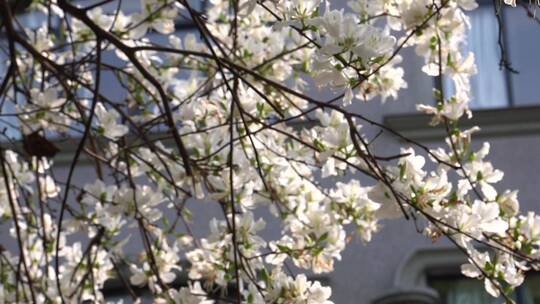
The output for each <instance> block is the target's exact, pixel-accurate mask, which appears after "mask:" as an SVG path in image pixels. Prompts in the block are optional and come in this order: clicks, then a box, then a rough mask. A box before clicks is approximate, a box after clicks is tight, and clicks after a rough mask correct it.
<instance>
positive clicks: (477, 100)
mask: <svg viewBox="0 0 540 304" xmlns="http://www.w3.org/2000/svg"><path fill="white" fill-rule="evenodd" d="M467 14H468V16H469V17H470V23H471V29H470V30H469V32H468V36H467V42H466V46H465V47H464V49H463V52H464V54H467V53H469V52H473V53H474V54H475V56H476V57H475V62H476V67H477V69H478V73H477V74H476V75H473V76H472V77H471V91H472V92H471V93H472V99H471V108H473V109H485V108H500V107H507V106H511V105H512V104H513V102H512V98H511V97H512V96H510V91H511V90H510V86H509V85H510V82H509V79H510V78H509V73H510V72H509V71H507V70H505V69H500V67H499V62H500V48H499V44H498V39H499V26H498V24H497V17H496V16H495V13H494V10H493V6H492V5H481V6H480V7H478V8H477V9H476V10H473V11H470V12H468V13H467ZM503 43H504V41H503ZM442 87H443V91H444V92H445V96H449V95H452V94H453V83H452V81H451V80H450V79H449V78H444V79H443V82H442Z"/></svg>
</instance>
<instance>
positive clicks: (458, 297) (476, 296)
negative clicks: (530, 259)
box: [428, 274, 540, 304]
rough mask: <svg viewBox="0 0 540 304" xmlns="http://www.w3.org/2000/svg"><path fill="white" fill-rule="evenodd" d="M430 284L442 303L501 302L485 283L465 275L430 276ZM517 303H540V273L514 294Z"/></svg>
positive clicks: (474, 303)
mask: <svg viewBox="0 0 540 304" xmlns="http://www.w3.org/2000/svg"><path fill="white" fill-rule="evenodd" d="M428 285H429V286H430V287H432V288H433V289H435V290H437V291H438V293H439V296H440V302H441V304H458V303H459V304H500V303H503V302H504V300H503V299H502V298H498V299H496V298H493V297H492V296H490V295H489V294H488V293H487V292H486V291H485V289H484V283H483V282H482V281H479V280H475V279H469V278H464V277H463V276H457V275H456V276H440V275H435V276H428ZM512 299H513V300H514V301H515V302H516V304H540V274H532V275H531V276H529V277H528V278H527V279H526V281H525V283H524V284H523V285H522V286H520V287H518V288H517V289H516V290H515V292H514V293H513V294H512Z"/></svg>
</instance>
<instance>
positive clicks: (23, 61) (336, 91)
mask: <svg viewBox="0 0 540 304" xmlns="http://www.w3.org/2000/svg"><path fill="white" fill-rule="evenodd" d="M23 2H25V1H8V0H1V1H0V4H1V8H0V13H1V21H2V24H1V29H0V30H1V33H2V35H3V36H2V37H3V40H2V50H3V54H5V55H4V59H5V62H4V65H5V69H4V70H5V74H4V75H3V76H2V80H1V84H0V98H1V103H0V107H1V109H2V114H1V115H2V117H4V118H5V117H12V118H13V117H14V118H15V119H14V120H13V119H12V120H7V119H4V118H3V119H2V122H1V123H2V124H3V125H4V127H3V128H2V129H3V132H2V134H1V135H2V145H1V146H2V148H1V151H0V169H1V171H2V174H1V178H0V215H1V216H2V229H5V230H3V231H8V230H9V235H10V237H11V238H13V239H14V240H15V242H14V245H13V246H7V245H6V246H3V247H2V248H1V250H0V302H2V303H4V302H6V303H15V302H17V303H26V302H32V303H33V302H36V303H79V302H81V301H91V302H104V301H105V300H104V297H103V294H102V288H103V286H104V283H105V282H106V281H107V280H111V279H116V280H119V281H120V282H122V284H124V287H125V289H126V291H127V292H129V293H130V294H131V295H132V296H133V299H134V300H136V299H137V297H138V296H137V293H136V292H135V291H134V290H133V288H134V287H143V286H147V287H148V289H149V290H150V292H151V293H152V295H153V298H154V300H155V302H156V303H212V302H213V301H214V300H218V299H221V298H223V297H225V296H227V297H228V300H229V301H231V302H235V303H236V302H237V303H240V302H241V303H331V300H330V299H331V297H330V296H331V290H330V288H329V287H324V286H322V285H321V284H320V283H319V282H312V281H308V280H307V279H306V276H305V275H303V274H299V275H293V274H292V273H291V272H290V271H289V269H288V267H286V266H287V263H289V264H293V265H295V267H297V269H300V270H306V271H313V272H315V273H324V272H331V271H332V270H333V265H334V263H335V261H336V260H339V259H340V254H341V252H342V251H343V250H345V247H346V243H347V242H346V240H347V238H348V237H349V235H348V234H351V233H352V234H357V235H358V236H359V237H360V238H361V240H363V241H364V242H369V241H370V239H371V237H372V234H373V233H376V232H377V230H378V228H379V224H378V221H380V220H381V219H385V218H396V217H405V218H407V219H410V220H414V221H417V222H418V224H419V225H422V227H423V229H422V230H423V233H425V234H426V236H427V237H430V238H433V239H438V238H439V237H443V236H444V237H446V238H448V239H449V240H450V241H451V242H452V243H453V244H454V245H455V246H456V247H457V248H459V249H460V250H461V251H462V252H463V253H464V254H466V255H467V257H468V261H469V263H468V264H466V265H463V266H462V272H463V274H464V275H466V276H469V277H474V278H478V279H481V280H483V281H484V282H485V287H486V289H487V291H488V292H489V293H490V294H491V295H493V296H503V297H505V298H506V299H507V300H508V301H511V300H510V297H509V294H510V293H511V291H512V289H513V288H514V287H517V286H519V285H520V284H521V283H522V282H523V278H524V274H525V273H526V271H527V270H529V269H531V268H535V267H538V266H539V264H538V261H539V260H538V258H539V256H540V251H539V246H540V217H538V216H537V215H535V214H532V213H529V214H523V215H521V214H519V213H518V209H519V204H518V201H517V198H516V191H511V190H504V189H503V190H500V189H497V188H496V187H495V186H494V184H495V183H497V182H498V181H500V180H501V179H502V176H503V173H502V172H501V171H499V170H497V169H495V168H493V166H492V165H491V164H490V163H489V162H488V161H486V155H487V154H488V152H489V145H488V144H484V146H483V147H482V148H481V149H480V150H474V149H473V148H472V146H471V140H472V138H473V135H474V132H475V131H476V130H477V128H472V129H468V130H464V129H461V128H460V127H459V125H458V121H459V120H460V118H461V117H462V116H469V117H470V116H471V112H470V110H469V106H468V103H469V99H470V85H469V77H470V76H471V75H472V74H474V73H476V68H475V64H474V54H472V53H465V52H464V51H463V50H462V47H463V44H464V41H465V39H466V35H467V30H468V28H467V20H468V17H467V16H466V15H465V11H469V10H473V9H475V8H476V7H477V3H476V2H475V1H474V0H351V1H349V2H348V6H349V7H348V8H347V9H346V10H343V9H341V8H336V7H334V4H332V1H322V0H236V1H233V0H231V1H225V0H212V1H209V3H208V5H207V6H206V7H205V8H204V10H201V9H200V7H198V6H197V7H196V6H192V2H189V1H187V0H142V1H141V5H140V7H139V10H138V11H136V12H128V11H126V10H124V9H123V8H122V7H123V3H122V2H127V1H122V0H102V1H79V2H72V1H67V0H34V1H28V2H31V3H28V5H29V7H23V8H22V9H24V10H26V11H33V12H34V14H36V15H37V16H40V17H39V18H37V19H38V20H42V21H43V22H42V23H41V24H40V25H39V26H38V27H37V28H35V29H30V28H28V27H25V25H24V23H23V22H21V21H20V20H19V19H20V11H21V6H25V4H23V5H21V3H23ZM494 2H495V5H502V3H499V1H498V0H497V1H494ZM504 3H506V4H508V5H516V4H515V2H514V3H512V1H507V0H505V1H504ZM178 20H187V21H189V22H191V23H193V24H194V26H195V28H196V33H195V34H188V35H185V36H182V37H181V36H180V35H179V34H178V33H176V32H175V23H176V22H177V21H178ZM150 34H151V35H150ZM156 37H157V38H156ZM405 48H415V50H416V54H417V55H418V56H420V57H422V58H423V59H424V61H425V64H424V66H423V67H422V71H423V72H425V73H427V74H428V75H430V76H440V77H442V76H444V77H447V78H448V79H450V80H451V81H452V82H453V85H454V87H455V93H454V94H453V95H452V96H445V94H443V92H442V91H439V90H434V92H435V94H434V95H435V98H436V99H437V104H436V105H435V106H431V105H425V104H418V105H417V108H418V110H419V111H421V112H424V113H427V114H429V115H431V116H432V117H433V120H432V124H433V125H443V126H444V128H445V129H446V131H447V138H446V145H443V144H441V147H439V148H437V149H428V148H427V147H425V146H423V145H422V144H420V143H418V142H415V141H414V140H411V139H408V138H406V137H404V136H402V135H401V134H400V133H399V130H391V129H389V128H387V127H385V126H384V125H382V124H380V123H378V122H377V121H374V120H372V119H370V118H369V117H365V116H364V115H362V114H361V113H356V112H354V111H351V110H349V108H348V107H347V106H348V105H349V104H351V103H355V102H361V101H367V100H370V99H373V98H375V97H380V98H382V100H383V101H384V99H386V98H393V99H397V98H398V94H399V91H400V90H401V89H404V88H406V86H407V83H406V82H405V81H404V79H403V75H404V70H403V68H402V67H401V61H402V57H401V56H400V52H401V51H402V50H403V49H405ZM111 79H114V83H116V84H117V86H118V87H119V90H121V91H123V92H124V93H125V95H124V96H122V97H121V98H114V97H111V94H108V92H105V91H104V90H103V83H104V81H109V82H110V81H112V80H111ZM314 86H318V87H323V88H325V89H327V90H329V91H331V92H332V94H333V97H332V98H330V99H328V100H323V99H319V98H317V97H314V96H313V94H309V91H310V89H311V88H313V87H314ZM362 125H370V126H375V127H377V128H379V129H380V130H381V132H385V133H389V134H392V135H394V136H397V137H399V138H401V139H403V140H404V141H403V142H404V143H405V144H406V145H405V146H404V147H403V148H402V149H401V150H400V151H394V153H392V155H391V156H388V155H384V156H382V155H378V154H377V153H376V152H375V151H374V149H373V148H372V144H371V139H370V138H369V137H368V136H366V135H365V134H364V133H363V132H362V129H361V127H362ZM52 138H70V140H71V142H73V146H74V147H76V148H75V152H74V154H73V155H72V156H71V158H72V159H71V162H70V167H69V172H68V174H67V177H66V178H64V179H60V178H59V177H56V176H54V175H53V174H52V173H51V172H52V171H51V170H52V168H54V166H55V164H54V155H55V154H56V153H57V152H58V148H57V146H56V145H55V143H54V140H53V139H52ZM82 157H84V158H86V159H89V160H90V161H92V162H93V163H94V167H95V179H94V180H93V181H92V182H89V183H85V184H77V183H76V182H75V179H74V172H75V169H76V168H77V165H78V163H79V161H80V159H81V158H82ZM426 162H428V163H429V166H428V165H426ZM428 167H430V168H434V169H432V170H431V169H428ZM359 174H360V175H363V176H365V177H368V178H369V180H370V181H371V182H370V183H364V182H362V183H360V182H359V180H358V178H356V177H357V176H358V175H359ZM333 176H344V178H343V179H341V180H342V182H338V183H335V184H332V185H331V186H329V187H323V186H321V184H320V181H321V180H325V179H328V178H330V177H333ZM343 180H344V181H343ZM188 200H207V201H211V202H214V203H215V204H216V205H218V206H219V207H220V209H221V211H222V216H220V217H218V218H214V219H212V220H211V221H210V222H209V226H210V230H209V231H210V233H209V235H206V236H203V237H201V236H198V235H197V233H196V232H194V231H193V230H192V229H191V224H192V222H193V221H196V220H197V219H196V218H193V217H192V216H191V212H190V208H189V205H188V204H186V202H187V201H188ZM260 210H269V211H270V213H269V214H271V215H272V216H273V217H275V219H274V222H279V227H278V229H279V230H280V235H279V236H278V237H276V238H274V239H266V238H263V237H261V233H262V232H263V231H264V230H265V219H263V218H261V217H259V216H257V215H256V214H258V213H260V212H259V211H260ZM130 239H139V240H140V242H141V244H142V245H141V248H140V254H138V255H135V256H130V255H129V254H126V252H125V251H124V250H123V247H124V246H125V244H126V242H128V240H130ZM181 261H185V262H186V263H181ZM180 272H186V273H187V274H188V277H189V284H188V286H187V287H178V286H176V285H174V284H173V283H174V282H175V279H176V277H177V276H178V274H179V273H180ZM226 289H229V290H233V291H232V292H230V293H229V294H228V295H226V294H225V293H223V292H220V291H222V290H226Z"/></svg>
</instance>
